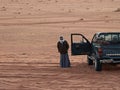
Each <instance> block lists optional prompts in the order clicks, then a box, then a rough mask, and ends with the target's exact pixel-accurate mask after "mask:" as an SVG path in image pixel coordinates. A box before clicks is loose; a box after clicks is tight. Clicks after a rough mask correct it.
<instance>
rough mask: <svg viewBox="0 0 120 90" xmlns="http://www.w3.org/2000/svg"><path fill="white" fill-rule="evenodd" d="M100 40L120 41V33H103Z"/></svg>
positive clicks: (106, 41)
mask: <svg viewBox="0 0 120 90" xmlns="http://www.w3.org/2000/svg"><path fill="white" fill-rule="evenodd" d="M98 41H101V42H105V43H120V33H101V34H100V35H99V36H98Z"/></svg>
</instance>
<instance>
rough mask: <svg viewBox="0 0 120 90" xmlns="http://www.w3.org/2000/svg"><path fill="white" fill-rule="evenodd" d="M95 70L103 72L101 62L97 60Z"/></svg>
mask: <svg viewBox="0 0 120 90" xmlns="http://www.w3.org/2000/svg"><path fill="white" fill-rule="evenodd" d="M95 70H96V71H102V63H101V62H100V60H99V59H96V60H95Z"/></svg>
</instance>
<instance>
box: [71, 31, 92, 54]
mask: <svg viewBox="0 0 120 90" xmlns="http://www.w3.org/2000/svg"><path fill="white" fill-rule="evenodd" d="M91 49H92V47H91V44H90V42H89V41H88V39H86V38H85V37H84V36H83V35H82V34H78V33H73V34H71V54H72V55H87V54H90V52H91Z"/></svg>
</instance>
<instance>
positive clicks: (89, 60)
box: [87, 56, 93, 65]
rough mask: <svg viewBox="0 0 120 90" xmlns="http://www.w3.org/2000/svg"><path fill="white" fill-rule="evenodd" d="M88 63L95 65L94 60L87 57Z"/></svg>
mask: <svg viewBox="0 0 120 90" xmlns="http://www.w3.org/2000/svg"><path fill="white" fill-rule="evenodd" d="M87 62H88V65H93V60H91V59H90V58H89V56H87Z"/></svg>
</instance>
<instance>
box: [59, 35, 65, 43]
mask: <svg viewBox="0 0 120 90" xmlns="http://www.w3.org/2000/svg"><path fill="white" fill-rule="evenodd" d="M64 41H65V40H64V38H63V36H60V43H62V44H63V42H64Z"/></svg>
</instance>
